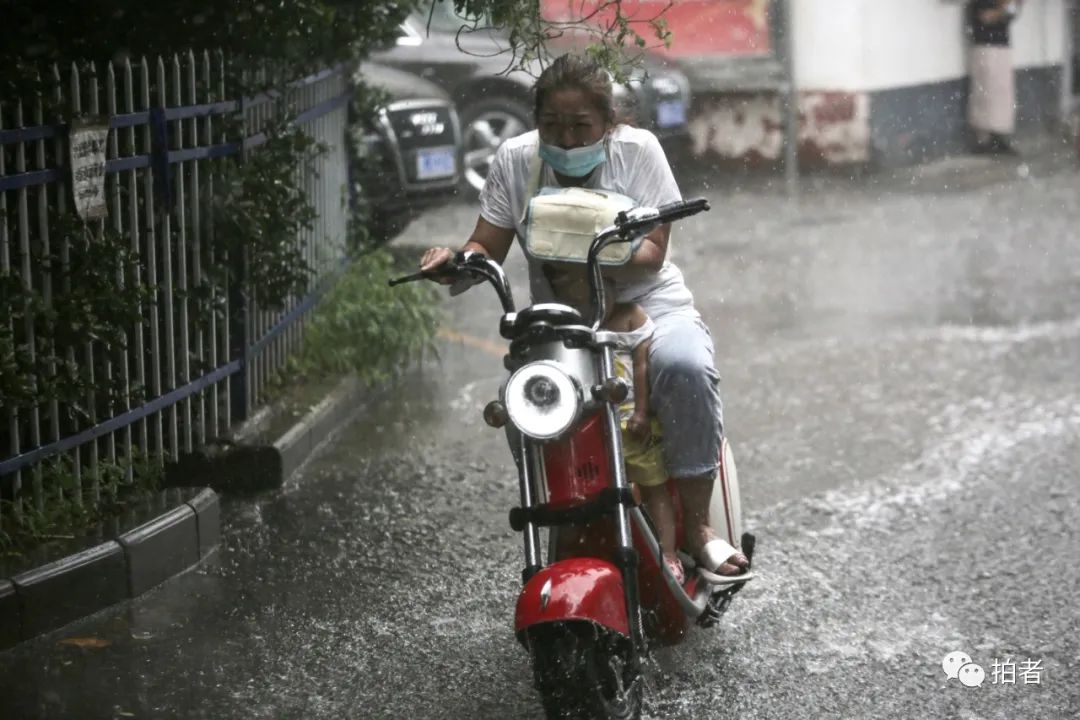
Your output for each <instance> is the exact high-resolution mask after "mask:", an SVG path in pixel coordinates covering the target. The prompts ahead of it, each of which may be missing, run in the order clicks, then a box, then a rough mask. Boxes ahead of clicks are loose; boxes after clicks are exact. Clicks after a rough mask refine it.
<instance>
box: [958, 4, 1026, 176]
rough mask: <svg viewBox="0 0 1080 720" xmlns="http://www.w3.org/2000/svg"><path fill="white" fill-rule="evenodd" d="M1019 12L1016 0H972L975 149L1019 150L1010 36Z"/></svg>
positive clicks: (970, 96) (971, 107)
mask: <svg viewBox="0 0 1080 720" xmlns="http://www.w3.org/2000/svg"><path fill="white" fill-rule="evenodd" d="M1016 12H1017V3H1016V1H1015V0H968V4H967V30H968V35H969V37H970V38H971V63H970V64H971V86H970V89H969V92H968V124H969V125H970V126H971V130H972V133H973V135H974V141H975V142H974V145H973V147H972V151H973V152H975V153H979V154H985V153H1001V154H1008V155H1015V154H1016V150H1015V149H1014V148H1013V145H1012V140H1011V138H1012V134H1013V132H1014V131H1015V129H1016V81H1015V79H1014V77H1013V65H1012V47H1011V46H1010V38H1009V26H1010V24H1011V23H1012V21H1013V19H1014V18H1015V17H1016Z"/></svg>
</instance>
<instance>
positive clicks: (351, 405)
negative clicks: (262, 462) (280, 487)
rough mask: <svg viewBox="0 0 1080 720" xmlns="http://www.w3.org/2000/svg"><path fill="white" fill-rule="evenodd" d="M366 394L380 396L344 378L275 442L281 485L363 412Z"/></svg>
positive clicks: (352, 379)
mask: <svg viewBox="0 0 1080 720" xmlns="http://www.w3.org/2000/svg"><path fill="white" fill-rule="evenodd" d="M365 391H367V392H368V393H369V397H373V396H378V395H379V394H380V393H379V391H377V390H372V389H371V388H369V387H366V386H365V385H363V384H362V383H361V382H360V381H359V380H357V379H356V378H354V377H347V378H344V379H343V380H342V381H341V382H339V383H338V384H337V385H336V386H335V387H334V389H333V390H331V391H330V393H329V394H328V395H327V396H326V397H325V398H323V399H322V401H321V402H319V404H318V405H316V406H315V407H313V408H312V409H311V411H310V412H308V413H307V414H306V415H305V416H304V417H303V418H301V419H300V421H299V422H297V423H296V425H294V426H293V427H292V428H290V429H289V430H288V431H287V432H286V433H285V434H284V435H282V436H281V437H280V438H278V439H277V440H275V441H274V444H273V447H274V450H276V451H277V453H278V455H279V456H280V457H281V482H280V484H284V483H285V482H286V481H287V480H288V479H289V478H290V477H292V475H293V474H294V473H295V472H296V471H297V470H299V469H300V468H301V467H302V466H303V464H304V463H305V462H307V461H308V459H309V458H311V457H312V456H313V455H314V454H315V453H316V451H318V449H319V448H320V447H321V446H322V445H323V444H325V443H327V442H329V441H330V440H331V439H332V438H333V436H334V435H335V434H336V433H337V431H338V430H340V429H341V428H343V427H344V426H345V425H347V424H348V422H349V420H350V419H351V418H352V416H353V415H355V414H356V413H358V412H360V410H362V409H363V407H364V405H365V404H364V403H363V402H361V400H362V398H363V395H364V393H365Z"/></svg>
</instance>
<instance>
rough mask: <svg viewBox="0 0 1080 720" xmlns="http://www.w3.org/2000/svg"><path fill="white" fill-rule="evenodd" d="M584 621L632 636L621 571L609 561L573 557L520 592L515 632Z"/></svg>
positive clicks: (520, 634) (542, 573)
mask: <svg viewBox="0 0 1080 720" xmlns="http://www.w3.org/2000/svg"><path fill="white" fill-rule="evenodd" d="M567 620H585V621H588V622H592V623H596V624H597V625H602V626H604V627H606V628H608V629H610V630H613V631H615V632H617V633H621V634H622V635H626V636H629V634H630V624H629V623H628V622H627V619H626V595H625V594H624V590H623V579H622V573H621V572H619V569H618V568H617V567H615V566H614V565H612V564H611V563H609V562H606V561H604V560H597V559H595V558H570V559H568V560H560V561H559V562H556V563H554V564H552V565H549V566H547V567H546V568H544V569H543V570H541V571H540V572H538V573H537V574H536V575H534V576H532V577H531V578H530V579H529V581H528V582H527V583H526V584H525V587H523V588H522V589H521V594H520V595H518V600H517V609H516V611H515V613H514V632H515V633H516V634H517V637H518V639H519V640H521V641H522V642H524V641H525V631H526V630H528V629H529V628H530V627H533V626H535V625H539V624H541V623H553V622H564V621H567Z"/></svg>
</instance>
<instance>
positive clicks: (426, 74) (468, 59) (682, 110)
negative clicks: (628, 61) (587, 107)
mask: <svg viewBox="0 0 1080 720" xmlns="http://www.w3.org/2000/svg"><path fill="white" fill-rule="evenodd" d="M464 23H465V21H464V20H462V18H461V17H459V16H458V15H456V14H455V11H454V8H453V4H452V3H450V2H436V3H435V4H434V7H433V9H432V6H431V5H429V4H423V5H421V7H420V9H418V10H417V11H415V12H414V13H413V14H412V15H410V16H409V18H408V19H406V20H405V22H403V23H402V24H401V28H400V34H399V36H398V39H397V42H396V44H395V45H394V46H393V47H390V48H387V49H385V50H381V51H379V52H376V53H375V54H374V55H373V57H374V58H376V59H377V60H378V62H380V63H382V64H385V65H389V66H393V67H396V68H399V69H402V70H407V71H409V72H413V73H416V74H417V75H420V76H421V77H423V78H425V79H427V80H431V81H432V82H434V83H436V84H437V85H439V87H441V88H443V89H444V90H446V91H447V92H448V93H449V94H450V97H451V98H452V99H453V100H454V102H455V104H456V105H457V107H458V110H459V111H460V113H461V123H462V139H463V143H464V147H465V156H464V177H465V182H466V184H467V185H468V187H470V188H471V189H472V190H473V191H476V192H478V191H479V190H480V188H481V187H483V185H484V179H485V178H486V177H487V170H488V167H489V166H490V164H491V158H492V157H493V156H494V154H495V150H496V149H497V148H498V147H499V145H501V144H502V143H503V142H504V141H505V140H507V139H508V138H511V137H514V136H515V135H519V134H521V133H522V132H525V131H527V130H530V129H531V128H532V127H533V126H534V123H533V110H532V105H531V100H530V94H529V93H530V90H531V88H532V84H533V82H534V81H535V75H538V74H539V70H540V68H539V66H538V65H533V66H532V67H531V68H530V70H529V72H526V71H523V70H515V71H513V72H509V73H508V72H506V71H507V69H508V65H509V64H510V60H511V57H512V56H511V55H510V54H509V53H508V52H507V48H508V43H507V41H506V39H505V37H504V36H503V35H502V34H500V32H499V31H497V30H493V29H491V30H483V31H477V32H460V33H459V32H458V30H459V29H460V28H461V27H462V25H463V24H464ZM500 51H501V52H500ZM615 95H616V102H617V104H618V105H619V109H620V110H621V111H622V112H621V114H623V115H628V116H629V117H630V119H631V120H632V121H633V122H634V124H636V125H639V126H640V127H645V128H648V129H650V130H652V131H653V132H654V133H656V135H657V136H658V137H659V138H660V140H661V142H662V143H666V144H675V143H683V142H685V141H686V139H687V137H688V136H689V126H688V124H687V109H688V107H689V104H690V83H689V81H688V80H687V78H686V75H685V74H683V73H682V71H680V70H679V69H678V68H677V67H675V66H674V65H673V64H672V63H671V61H668V60H664V59H661V58H659V56H647V58H646V61H645V62H644V63H643V66H642V67H641V68H640V69H638V70H636V71H635V73H634V74H633V75H632V77H631V79H630V81H629V82H628V83H627V84H626V85H625V86H623V85H616V87H615Z"/></svg>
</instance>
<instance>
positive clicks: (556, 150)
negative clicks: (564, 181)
mask: <svg viewBox="0 0 1080 720" xmlns="http://www.w3.org/2000/svg"><path fill="white" fill-rule="evenodd" d="M540 158H541V159H542V160H543V161H544V162H546V163H547V164H548V165H550V166H551V168H552V169H553V170H554V171H555V172H557V173H559V174H560V175H565V176H567V177H575V178H579V177H585V176H586V175H588V174H589V173H591V172H592V171H593V170H595V169H596V168H597V167H599V166H600V165H601V164H602V163H603V162H604V161H605V160H607V153H606V152H605V150H604V138H600V139H599V140H597V141H596V142H594V143H593V144H592V145H586V146H585V147H576V148H571V149H570V150H564V149H563V148H561V147H558V146H557V145H549V144H547V143H545V142H541V143H540Z"/></svg>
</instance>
